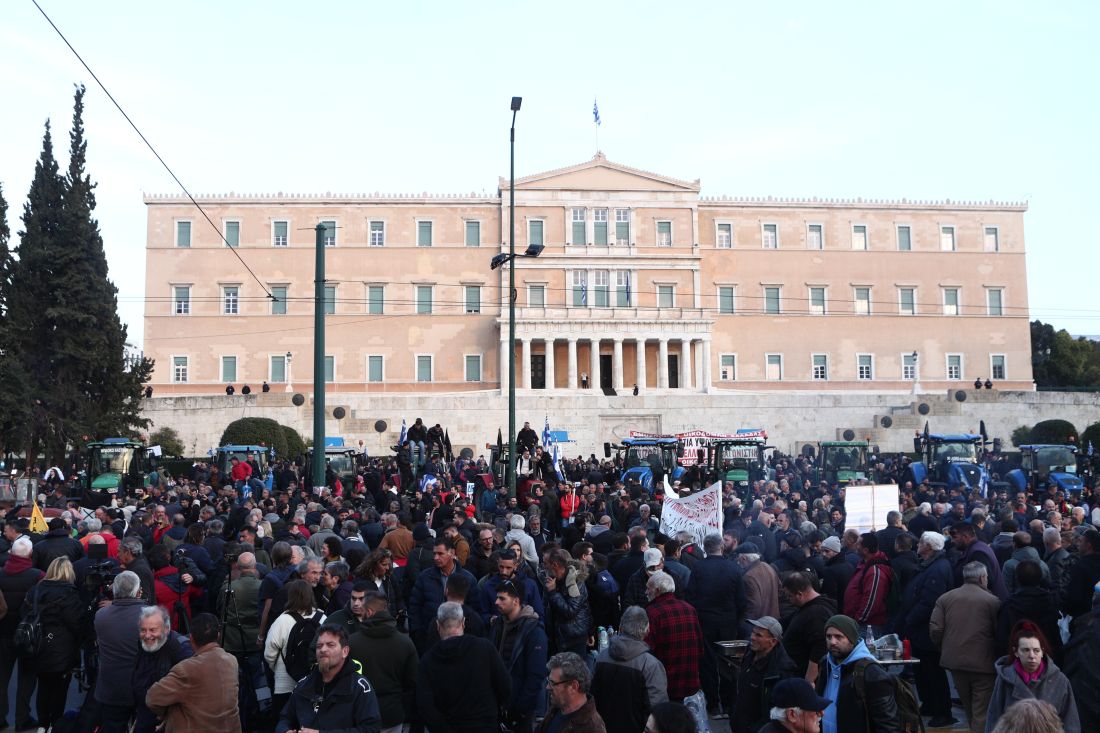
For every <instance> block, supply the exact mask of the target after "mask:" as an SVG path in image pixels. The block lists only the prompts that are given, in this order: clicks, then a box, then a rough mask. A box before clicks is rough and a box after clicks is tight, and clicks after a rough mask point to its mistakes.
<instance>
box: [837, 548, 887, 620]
mask: <svg viewBox="0 0 1100 733" xmlns="http://www.w3.org/2000/svg"><path fill="white" fill-rule="evenodd" d="M893 580H894V572H893V570H891V569H890V561H889V560H888V559H887V558H886V553H883V552H876V553H875V554H874V555H871V557H870V558H869V559H868V560H863V561H861V562H860V563H859V565H856V571H855V573H854V574H853V575H852V579H851V580H850V581H848V587H847V589H845V591H844V612H845V613H846V614H848V615H849V616H851V617H852V618H854V619H855V620H856V621H858V622H859V623H860V624H871V625H872V626H884V625H885V624H886V620H887V619H886V596H887V595H889V593H890V583H892V582H893Z"/></svg>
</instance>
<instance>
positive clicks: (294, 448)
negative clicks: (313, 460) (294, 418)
mask: <svg viewBox="0 0 1100 733" xmlns="http://www.w3.org/2000/svg"><path fill="white" fill-rule="evenodd" d="M280 427H282V429H283V435H284V436H286V458H291V459H293V458H297V457H298V456H302V455H305V452H306V442H305V441H304V440H302V436H301V435H299V433H298V431H297V430H295V429H294V428H292V427H290V426H289V425H282V426H280Z"/></svg>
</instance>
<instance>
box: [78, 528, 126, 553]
mask: <svg viewBox="0 0 1100 733" xmlns="http://www.w3.org/2000/svg"><path fill="white" fill-rule="evenodd" d="M95 534H98V535H99V536H100V537H102V538H103V540H104V541H105V542H106V543H107V557H113V558H115V559H117V558H118V537H115V533H114V532H112V531H110V530H109V529H105V530H103V531H102V532H96V533H95ZM91 536H92V533H88V534H86V535H84V536H83V537H81V538H80V544H82V545H84V553H85V554H87V553H88V538H90V537H91Z"/></svg>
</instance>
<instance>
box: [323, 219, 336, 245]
mask: <svg viewBox="0 0 1100 733" xmlns="http://www.w3.org/2000/svg"><path fill="white" fill-rule="evenodd" d="M321 226H323V227H324V228H325V233H324V235H323V237H324V241H325V246H326V247H335V246H336V221H335V220H333V219H328V220H326V221H322V222H321Z"/></svg>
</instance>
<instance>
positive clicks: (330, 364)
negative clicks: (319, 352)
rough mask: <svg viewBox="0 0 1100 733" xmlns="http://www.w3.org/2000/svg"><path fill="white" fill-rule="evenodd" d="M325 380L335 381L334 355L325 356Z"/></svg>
mask: <svg viewBox="0 0 1100 733" xmlns="http://www.w3.org/2000/svg"><path fill="white" fill-rule="evenodd" d="M325 381H326V382H335V381H336V357H335V356H326V357H325Z"/></svg>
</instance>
